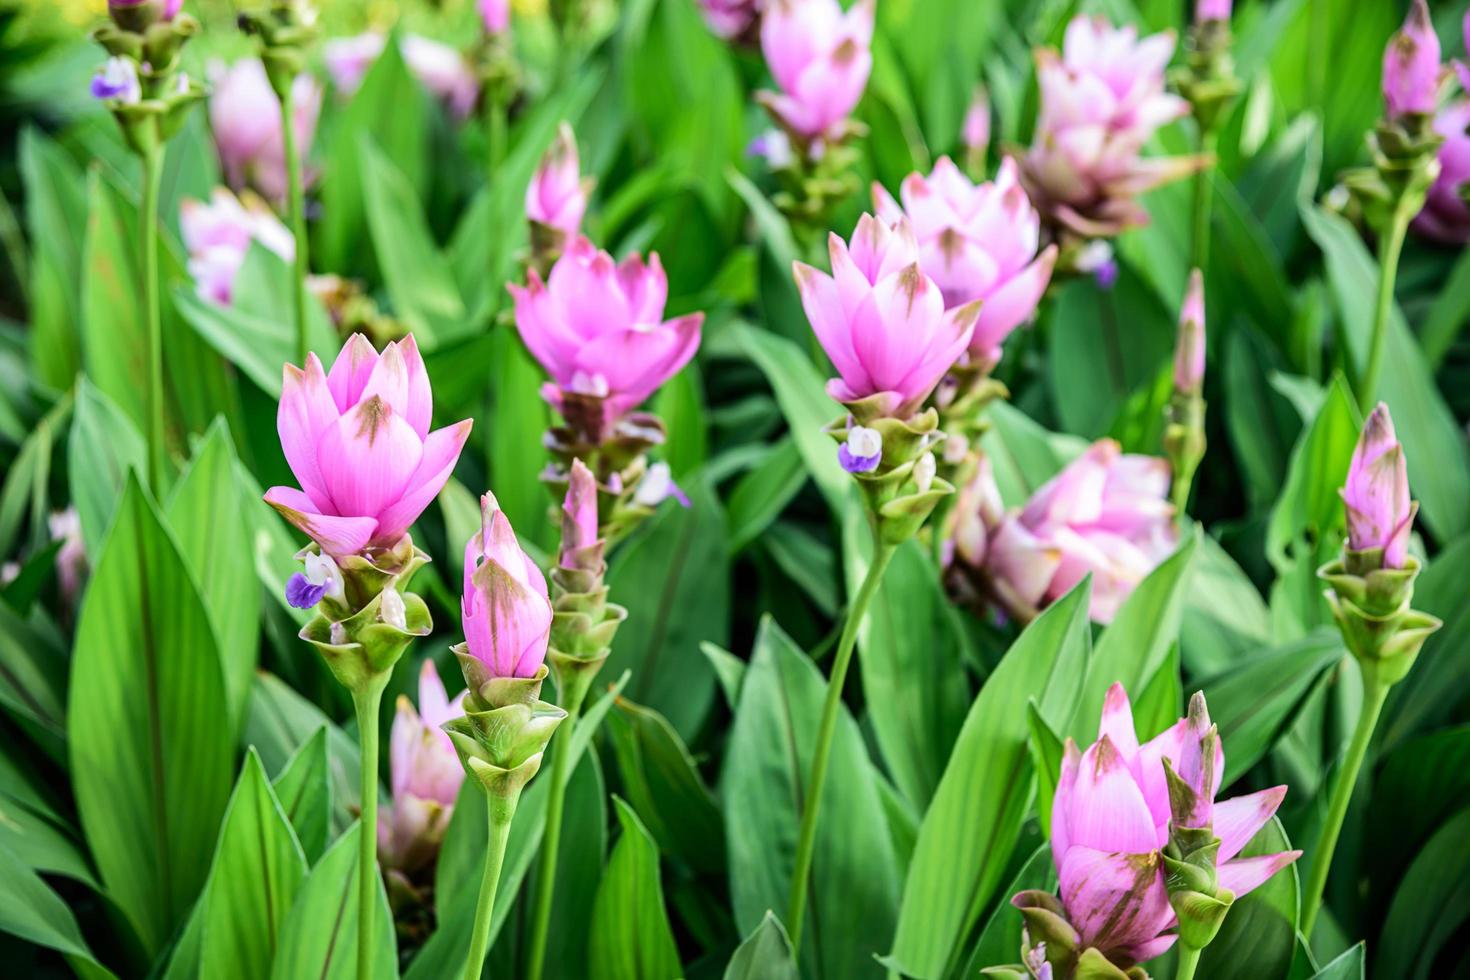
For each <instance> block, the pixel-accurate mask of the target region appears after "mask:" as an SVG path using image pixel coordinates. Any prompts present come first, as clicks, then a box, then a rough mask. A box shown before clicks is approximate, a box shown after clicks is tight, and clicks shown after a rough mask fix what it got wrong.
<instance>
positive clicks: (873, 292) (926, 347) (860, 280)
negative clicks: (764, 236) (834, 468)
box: [794, 214, 978, 418]
mask: <svg viewBox="0 0 1470 980" xmlns="http://www.w3.org/2000/svg"><path fill="white" fill-rule="evenodd" d="M828 252H829V253H830V255H831V257H832V275H830V276H829V275H827V274H826V273H825V272H819V271H818V270H816V269H814V268H812V267H811V266H809V265H806V264H804V263H801V262H797V263H795V266H794V271H795V273H796V285H797V287H798V289H799V290H800V291H801V305H802V307H803V308H804V309H805V310H806V317H807V320H808V321H810V322H811V325H812V329H813V330H814V331H816V334H817V340H818V341H820V342H821V344H822V348H823V350H825V351H826V352H827V356H828V357H829V358H831V359H832V365H833V366H834V367H835V368H837V373H838V375H839V377H837V378H833V379H832V380H831V381H828V382H827V394H829V395H831V396H832V398H833V399H835V400H836V401H839V402H842V403H843V404H849V403H852V402H858V401H862V400H865V399H868V398H876V399H877V401H876V403H875V404H876V406H877V408H878V413H877V414H882V415H892V416H895V417H898V418H907V417H908V416H910V415H912V414H913V413H914V411H915V410H917V409H918V407H919V405H920V404H921V403H922V402H923V401H924V399H925V398H927V397H929V393H930V392H932V391H933V390H934V386H935V385H937V384H938V383H939V379H940V378H942V377H944V373H945V372H946V371H948V370H949V369H950V368H951V367H952V366H954V363H955V361H956V360H958V359H959V357H960V355H961V354H963V353H964V351H965V348H966V346H967V345H968V344H969V343H970V337H971V336H972V335H973V334H974V332H975V317H976V313H977V312H978V311H977V308H976V304H973V303H971V304H969V305H967V306H961V307H957V308H955V309H953V310H949V311H947V312H946V310H945V309H944V299H943V298H942V296H941V295H940V291H939V287H938V286H937V285H935V283H934V280H933V279H931V278H929V276H927V275H925V273H924V271H923V269H922V268H921V267H920V263H919V246H918V243H917V242H915V241H914V232H913V229H912V228H911V227H910V225H909V222H908V220H907V219H900V220H899V221H898V223H897V224H896V225H894V226H893V227H892V228H890V227H889V226H888V225H887V224H886V223H885V222H883V221H879V220H877V219H875V218H873V216H872V215H867V214H865V215H863V216H862V218H861V219H859V221H858V225H857V229H856V230H855V231H854V232H853V235H852V243H851V245H850V246H849V244H848V243H847V242H844V241H843V240H842V238H841V237H839V236H838V235H836V234H833V235H831V236H830V237H829V239H828Z"/></svg>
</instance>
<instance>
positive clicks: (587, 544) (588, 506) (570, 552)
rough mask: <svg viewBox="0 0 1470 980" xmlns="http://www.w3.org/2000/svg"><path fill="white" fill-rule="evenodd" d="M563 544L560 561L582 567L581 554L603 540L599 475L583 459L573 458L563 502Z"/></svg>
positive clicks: (571, 565) (560, 550) (568, 566)
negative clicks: (600, 529) (599, 526)
mask: <svg viewBox="0 0 1470 980" xmlns="http://www.w3.org/2000/svg"><path fill="white" fill-rule="evenodd" d="M561 512H562V522H561V547H560V548H559V549H558V551H557V559H556V563H557V564H558V565H560V566H561V567H562V568H580V567H581V562H580V561H579V559H578V555H579V553H581V552H584V551H586V550H587V549H588V548H591V547H592V546H593V545H595V544H597V542H598V541H599V540H600V535H599V531H598V524H597V478H596V477H595V476H593V475H592V471H591V470H589V469H588V468H587V467H586V465H585V464H584V463H583V462H582V461H581V460H580V459H574V460H572V472H571V475H570V477H569V478H568V480H567V493H566V496H565V497H564V498H563V499H562V504H561Z"/></svg>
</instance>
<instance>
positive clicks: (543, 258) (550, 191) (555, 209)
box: [526, 122, 594, 275]
mask: <svg viewBox="0 0 1470 980" xmlns="http://www.w3.org/2000/svg"><path fill="white" fill-rule="evenodd" d="M593 184H594V180H593V178H591V177H583V176H582V172H581V163H580V161H579V160H578V158H577V137H576V135H575V134H574V133H573V132H572V127H571V126H570V125H568V124H567V123H565V122H563V123H561V124H560V125H559V126H557V128H556V138H555V139H553V140H552V141H551V145H550V146H548V147H547V148H546V153H545V154H544V155H543V156H542V157H541V163H540V165H539V166H538V167H537V168H536V172H535V173H534V174H532V175H531V183H529V184H528V185H526V220H527V221H529V222H530V223H531V252H532V258H533V262H532V264H533V266H534V267H535V268H536V270H537V271H538V272H539V273H540V274H542V275H545V274H546V273H547V271H548V270H549V269H550V268H551V265H552V263H554V262H555V261H556V260H557V259H558V258H559V257H560V256H561V254H562V251H563V249H565V247H566V243H567V241H568V240H569V239H573V238H575V237H576V236H577V234H578V232H580V231H581V228H582V217H583V215H585V214H586V213H587V198H588V197H589V196H590V195H591V193H592V186H593Z"/></svg>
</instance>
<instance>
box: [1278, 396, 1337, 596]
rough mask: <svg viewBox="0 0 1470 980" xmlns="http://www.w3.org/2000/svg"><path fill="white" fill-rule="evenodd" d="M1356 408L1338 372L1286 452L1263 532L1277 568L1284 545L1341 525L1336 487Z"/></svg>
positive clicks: (1329, 534) (1322, 536) (1328, 536)
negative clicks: (1282, 484)
mask: <svg viewBox="0 0 1470 980" xmlns="http://www.w3.org/2000/svg"><path fill="white" fill-rule="evenodd" d="M1358 425H1359V421H1358V411H1357V408H1356V406H1355V405H1354V404H1353V400H1352V396H1351V395H1350V394H1349V393H1348V389H1347V384H1346V383H1345V382H1344V381H1343V380H1342V378H1341V377H1340V376H1339V377H1338V378H1337V379H1336V380H1334V381H1333V383H1332V384H1331V386H1330V387H1329V388H1328V391H1327V400H1326V401H1324V402H1323V403H1322V407H1321V409H1319V410H1318V412H1317V417H1316V418H1315V419H1313V420H1312V424H1311V425H1310V426H1308V427H1307V429H1306V430H1305V431H1304V432H1303V433H1302V435H1301V438H1299V439H1298V440H1297V443H1296V447H1295V448H1293V449H1292V451H1291V463H1290V465H1289V467H1288V469H1287V474H1286V486H1285V487H1283V488H1282V490H1281V493H1280V495H1279V496H1278V497H1277V499H1276V506H1275V507H1274V508H1272V510H1271V523H1270V526H1269V527H1268V529H1267V531H1266V557H1267V558H1269V559H1270V560H1271V564H1272V565H1274V566H1275V567H1276V569H1277V571H1278V572H1279V571H1281V570H1282V569H1283V567H1284V566H1285V564H1286V563H1287V553H1288V548H1289V547H1290V546H1291V545H1292V544H1293V542H1295V541H1297V540H1298V539H1299V538H1302V537H1303V536H1305V537H1307V538H1309V539H1310V540H1312V541H1316V542H1319V548H1320V547H1322V545H1321V542H1324V541H1329V540H1332V539H1333V536H1334V535H1335V534H1337V533H1340V531H1339V529H1340V527H1341V525H1342V497H1341V496H1339V494H1338V490H1339V489H1340V488H1341V487H1342V485H1343V481H1344V480H1345V479H1346V477H1347V469H1348V461H1349V460H1351V459H1352V455H1353V446H1354V445H1355V444H1356V443H1357V441H1358Z"/></svg>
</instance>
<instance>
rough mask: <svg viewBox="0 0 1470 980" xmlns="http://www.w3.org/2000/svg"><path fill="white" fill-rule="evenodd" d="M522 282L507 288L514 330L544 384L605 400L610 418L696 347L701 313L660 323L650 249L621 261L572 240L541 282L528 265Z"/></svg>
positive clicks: (557, 391) (663, 297) (657, 265)
mask: <svg viewBox="0 0 1470 980" xmlns="http://www.w3.org/2000/svg"><path fill="white" fill-rule="evenodd" d="M529 276H530V282H529V284H528V285H526V286H524V287H522V286H516V285H513V284H512V285H511V286H510V287H509V289H510V292H511V295H512V296H513V297H514V298H515V308H516V327H517V328H518V329H519V330H520V333H521V339H522V340H524V341H525V343H526V347H527V349H529V350H530V352H531V355H532V356H533V357H535V358H536V360H537V361H539V362H540V363H541V366H542V367H543V368H545V369H546V372H547V373H548V374H550V375H551V378H552V381H553V382H554V385H551V386H548V387H547V388H546V389H544V394H545V395H546V398H547V400H548V401H550V402H551V403H552V404H553V405H556V406H558V407H560V406H561V404H562V401H561V393H562V392H563V391H565V392H571V393H576V394H580V395H595V396H599V397H605V398H606V400H607V407H608V411H609V412H610V414H611V417H614V418H616V417H618V416H621V415H622V414H623V413H625V412H627V411H629V410H631V409H633V408H636V407H637V406H638V405H639V404H641V403H642V402H643V401H644V400H645V399H647V398H648V396H649V395H651V394H653V393H654V391H655V390H657V388H658V386H659V385H661V384H663V383H664V382H665V381H667V380H668V379H669V378H671V377H673V376H674V374H676V373H677V372H678V371H679V369H680V368H682V367H683V366H684V365H685V364H687V363H688V362H689V359H690V358H691V357H693V356H694V352H695V350H697V349H698V347H699V332H700V326H701V325H702V324H703V323H704V314H703V313H689V314H686V315H685V316H681V317H678V318H677V319H673V320H664V319H663V315H664V303H665V302H666V301H667V299H668V293H669V283H668V279H667V278H666V277H665V275H664V268H663V264H662V263H661V262H660V261H659V258H658V253H657V252H654V253H652V254H651V255H649V257H648V261H647V263H645V262H644V261H643V258H642V257H641V256H639V255H636V254H635V255H630V256H629V257H628V258H626V259H624V260H623V261H622V263H621V264H618V263H615V262H613V260H612V256H610V255H608V254H607V253H606V252H600V251H598V250H597V248H596V247H595V246H593V244H592V243H591V242H590V241H588V240H587V239H586V238H583V237H578V238H576V239H573V241H572V243H571V245H570V246H569V247H568V248H567V250H566V252H565V253H564V254H563V255H562V257H561V258H560V259H558V260H557V263H556V265H555V266H553V267H552V270H551V275H550V276H549V277H547V281H546V282H544V283H543V282H542V281H541V277H540V276H539V275H538V274H537V273H536V271H535V270H534V269H533V270H532V271H531V272H530V273H529Z"/></svg>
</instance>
